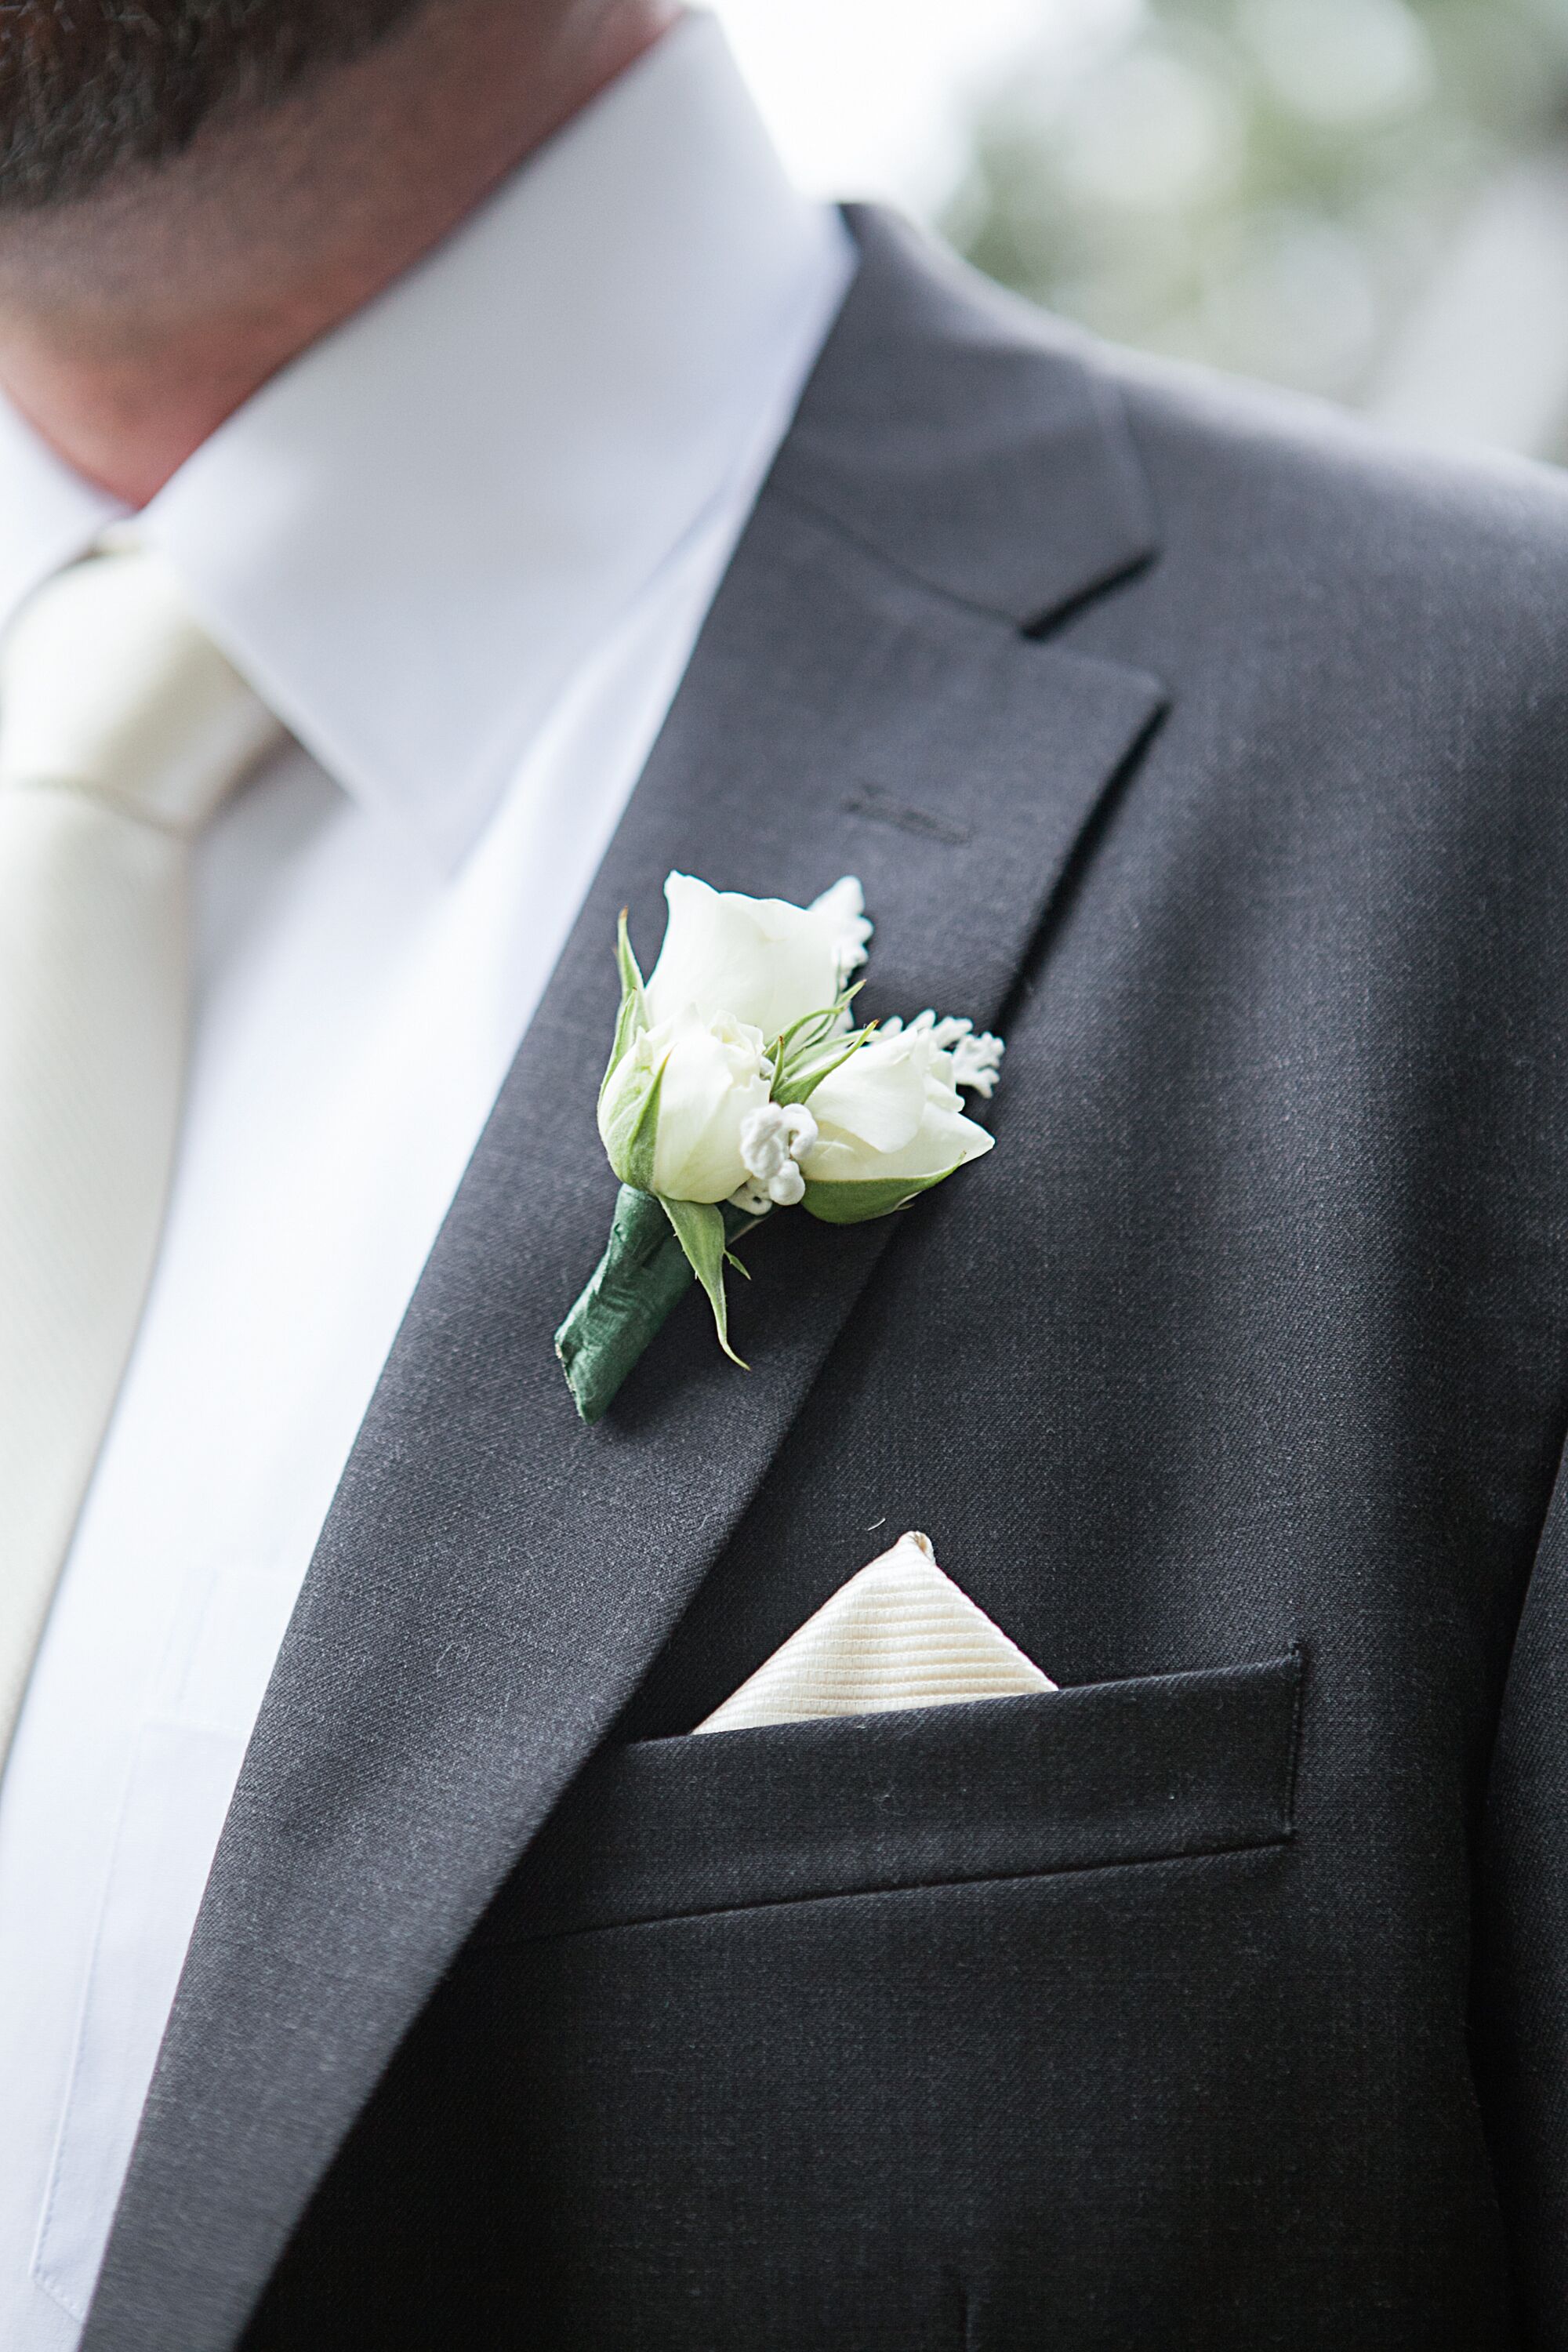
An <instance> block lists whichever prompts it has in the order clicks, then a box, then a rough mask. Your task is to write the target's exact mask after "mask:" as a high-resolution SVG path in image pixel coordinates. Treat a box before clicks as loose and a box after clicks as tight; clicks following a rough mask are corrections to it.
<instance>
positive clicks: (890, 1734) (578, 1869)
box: [483, 1652, 1303, 1942]
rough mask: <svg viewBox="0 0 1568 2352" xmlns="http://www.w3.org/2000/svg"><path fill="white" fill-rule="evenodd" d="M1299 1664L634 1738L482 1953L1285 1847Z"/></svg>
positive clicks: (588, 1781)
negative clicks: (757, 1912) (678, 1921)
mask: <svg viewBox="0 0 1568 2352" xmlns="http://www.w3.org/2000/svg"><path fill="white" fill-rule="evenodd" d="M1302 1672H1303V1669H1302V1662H1301V1658H1300V1654H1299V1653H1297V1652H1291V1653H1290V1654H1288V1655H1285V1656H1282V1657H1279V1658H1275V1659H1272V1660H1269V1661H1267V1662H1266V1663H1263V1664H1257V1665H1244V1666H1224V1667H1218V1668H1215V1669H1212V1670H1208V1671H1205V1672H1200V1673H1194V1674H1181V1675H1155V1676H1148V1677H1142V1678H1140V1679H1137V1680H1134V1681H1128V1682H1120V1683H1106V1684H1100V1685H1094V1686H1089V1687H1080V1688H1078V1689H1068V1690H1061V1691H1051V1692H1043V1693H1039V1694H1037V1695H1032V1696H1026V1697H1016V1698H1002V1699H988V1700H983V1701H979V1702H975V1703H973V1704H970V1705H959V1706H942V1707H927V1708H921V1709H914V1710H910V1712H908V1713H899V1714H889V1715H871V1716H855V1717H839V1718H837V1719H834V1720H831V1721H824V1722H808V1723H790V1724H781V1725H772V1726H768V1727H764V1728H762V1729H758V1730H752V1731H734V1732H725V1733H719V1734H715V1735H713V1736H711V1737H705V1738H678V1739H660V1740H647V1741H640V1742H637V1743H636V1744H635V1745H633V1746H631V1747H627V1748H618V1749H614V1750H611V1751H609V1752H608V1753H606V1754H605V1755H604V1756H602V1757H601V1758H600V1759H598V1760H597V1761H596V1762H595V1764H594V1765H592V1766H591V1767H590V1768H589V1769H588V1771H587V1772H586V1773H585V1774H584V1777H583V1779H582V1780H580V1781H579V1782H578V1784H577V1786H576V1788H575V1789H574V1790H573V1792H572V1794H571V1795H570V1797H569V1798H568V1799H567V1801H566V1802H565V1804H564V1805H563V1808H562V1810H561V1811H560V1812H559V1813H558V1814H557V1815H556V1817H555V1819H554V1821H553V1822H552V1824H551V1826H550V1828H549V1829H548V1830H547V1831H546V1832H545V1834H544V1836H543V1837H542V1839H541V1841H540V1843H539V1844H538V1846H537V1847H536V1848H535V1851H534V1853H533V1855H532V1856H531V1861H530V1863H529V1864H528V1866H527V1868H526V1869H525V1870H524V1871H523V1872H522V1873H521V1874H520V1875H519V1877H518V1879H517V1880H516V1881H514V1883H513V1885H512V1886H511V1887H510V1889H509V1890H508V1891H507V1893H506V1895H503V1897H502V1898H501V1901H500V1904H499V1905H498V1906H497V1907H496V1909H495V1910H494V1911H493V1912H492V1914H491V1916H490V1917H489V1921H488V1922H487V1924H486V1927H485V1929H484V1931H483V1936H484V1940H485V1941H487V1942H489V1941H492V1940H503V1941H504V1940H509V1939H510V1938H513V1937H534V1936H541V1935H546V1936H548V1935H559V1934H562V1933H568V1934H569V1933H572V1932H574V1931H578V1930H583V1929H589V1928H595V1927H619V1926H628V1925H631V1924H633V1923H635V1922H637V1921H652V1920H656V1919H670V1918H677V1917H681V1916H695V1915H699V1914H702V1913H705V1912H719V1911H726V1910H734V1909H742V1908H745V1907H747V1906H752V1905H758V1904H768V1903H787V1902H801V1901H809V1900H812V1899H815V1898H819V1897H823V1896H831V1895H856V1894H869V1893H872V1892H876V1891H878V1890H889V1891H890V1890H892V1889H895V1888H900V1887H917V1886H935V1885H957V1884H963V1883H965V1882H968V1881H971V1880H980V1879H989V1878H1015V1877H1030V1876H1035V1875H1037V1874H1047V1873H1051V1872H1058V1871H1074V1870H1087V1869H1093V1868H1095V1867H1097V1866H1107V1865H1111V1864H1132V1863H1149V1862H1160V1861H1165V1860H1175V1859H1178V1858H1180V1857H1182V1856H1193V1855H1201V1854H1217V1853H1233V1852H1238V1851H1245V1850H1246V1849H1247V1848H1251V1847H1263V1846H1268V1845H1276V1844H1281V1843H1285V1842H1287V1841H1288V1840H1289V1837H1290V1834H1291V1828H1292V1805H1293V1793H1294V1781H1295V1750H1296V1732H1297V1723H1298V1717H1299V1715H1300V1694H1301V1682H1302Z"/></svg>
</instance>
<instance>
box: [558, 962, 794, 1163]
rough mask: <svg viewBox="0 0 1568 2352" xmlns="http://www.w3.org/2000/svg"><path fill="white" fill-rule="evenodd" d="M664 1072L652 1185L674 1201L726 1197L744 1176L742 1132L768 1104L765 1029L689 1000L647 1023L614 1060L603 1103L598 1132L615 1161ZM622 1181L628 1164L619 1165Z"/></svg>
mask: <svg viewBox="0 0 1568 2352" xmlns="http://www.w3.org/2000/svg"><path fill="white" fill-rule="evenodd" d="M660 1071H662V1073H663V1075H662V1077H661V1078H660V1079H659V1090H658V1126H657V1128H656V1129H655V1132H654V1153H653V1169H652V1183H651V1186H650V1187H649V1189H650V1190H651V1191H653V1192H662V1193H665V1194H667V1195H668V1197H669V1199H671V1200H672V1201H727V1200H728V1199H729V1198H730V1195H731V1193H732V1192H734V1191H735V1190H736V1188H737V1187H738V1186H739V1185H740V1184H741V1183H742V1181H743V1180H744V1177H745V1173H746V1166H745V1161H744V1160H742V1156H741V1130H742V1127H743V1126H744V1125H745V1122H746V1120H747V1119H748V1118H750V1117H751V1116H752V1113H753V1112H756V1111H760V1110H764V1109H765V1108H767V1101H768V1088H769V1087H770V1086H771V1085H772V1084H773V1064H772V1063H771V1062H770V1061H769V1060H768V1058H767V1056H766V1055H765V1053H764V1052H763V1034H762V1032H761V1030H760V1029H753V1028H751V1027H749V1026H748V1025H747V1024H745V1023H744V1022H740V1021H732V1020H731V1019H730V1017H729V1016H728V1014H725V1013H719V1014H715V1015H712V1016H710V1017H708V1018H704V1016H703V1015H702V1014H701V1013H700V1012H699V1011H698V1009H697V1008H696V1006H695V1005H687V1006H685V1007H683V1008H682V1010H681V1011H680V1012H679V1013H678V1014H677V1015H676V1016H675V1017H673V1018H672V1019H670V1020H668V1021H661V1022H659V1023H658V1024H657V1025H656V1026H655V1027H653V1028H651V1029H645V1030H644V1031H643V1033H642V1034H641V1035H640V1036H639V1037H637V1039H636V1040H635V1042H634V1043H633V1045H632V1046H631V1047H630V1049H629V1051H628V1052H627V1053H626V1055H624V1056H623V1057H622V1059H621V1061H620V1062H619V1063H618V1064H617V1065H616V1069H615V1072H614V1075H613V1076H612V1077H611V1078H610V1081H609V1083H608V1085H607V1086H606V1087H605V1094H604V1098H603V1100H602V1101H601V1103H600V1105H599V1132H600V1134H601V1135H602V1136H603V1138H604V1140H605V1149H606V1150H608V1151H609V1153H610V1158H611V1162H612V1164H613V1165H616V1160H617V1150H616V1138H617V1137H618V1135H619V1134H620V1132H621V1130H622V1129H623V1128H624V1127H625V1126H626V1122H627V1118H628V1116H635V1114H636V1111H637V1108H638V1106H639V1104H640V1102H641V1101H642V1100H643V1099H645V1098H646V1097H647V1093H648V1091H649V1089H650V1087H651V1086H652V1084H653V1081H654V1078H655V1076H658V1073H659V1072H660ZM616 1174H617V1175H618V1176H620V1177H621V1178H622V1179H623V1181H632V1179H631V1171H629V1170H628V1168H627V1167H626V1166H625V1165H624V1164H622V1165H616Z"/></svg>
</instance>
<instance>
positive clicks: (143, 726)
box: [0, 548, 283, 834]
mask: <svg viewBox="0 0 1568 2352" xmlns="http://www.w3.org/2000/svg"><path fill="white" fill-rule="evenodd" d="M282 731H283V730H282V729H281V728H280V727H279V723H278V721H277V720H276V719H274V718H273V717H272V715H271V713H270V712H269V711H268V709H267V707H266V705H265V704H264V703H263V702H262V701H261V700H260V698H259V697H258V695H256V694H255V693H254V692H253V690H252V689H251V688H250V687H248V686H247V684H246V682H245V680H244V679H243V678H242V677H240V675H239V672H238V671H237V669H236V668H235V667H234V666H233V664H232V663H231V662H230V661H229V660H228V659H227V657H226V656H225V655H224V654H223V653H221V652H220V651H219V650H218V647H217V646H216V645H215V644H214V643H213V641H212V639H211V638H210V637H209V636H208V635H207V634H206V632H205V630H204V629H203V628H202V626H201V625H200V623H199V622H198V621H197V620H196V618H195V614H193V613H192V612H191V610H190V607H189V606H188V605H187V604H186V602H185V599H184V593H183V591H182V589H181V587H180V583H179V582H178V580H177V579H176V578H175V576H174V572H173V571H172V570H171V569H170V568H169V566H168V565H167V564H166V563H165V562H163V559H162V558H161V557H160V556H158V555H156V554H154V553H153V552H151V551H146V550H143V549H140V548H124V549H121V548H116V549H115V550H113V551H105V552H103V553H101V554H98V555H91V556H89V557H87V558H86V559H85V560H84V561H83V562H79V563H73V564H71V565H70V566H69V567H68V569H67V570H66V571H64V572H57V573H56V574H55V576H54V578H53V579H52V580H49V581H47V582H46V583H44V585H43V587H41V588H40V589H38V590H37V593H35V594H34V595H33V596H32V597H30V598H29V599H28V601H27V603H26V604H25V605H24V606H23V607H22V610H21V612H20V613H19V614H17V616H16V620H15V621H14V622H13V624H12V625H11V627H10V629H9V630H8V631H7V633H6V635H5V639H4V641H3V642H0V790H5V789H6V788H15V787H17V786H23V785H60V786H64V787H66V788H68V789H74V790H76V791H79V792H84V793H89V794H90V795H92V796H93V797H94V798H99V799H101V800H102V801H103V802H105V803H107V804H108V805H110V806H111V807H114V808H117V809H119V810H121V812H122V813H123V814H127V815H130V816H134V817H139V818H141V819H142V821H143V822H145V823H147V824H155V825H157V826H159V827H161V828H163V830H165V831H170V832H174V833H181V834H195V833H196V832H199V831H200V829H201V827H202V826H203V825H204V824H205V823H206V821H207V819H208V818H209V817H210V816H211V815H212V814H214V812H215V811H216V808H217V807H218V805H219V803H221V802H222V800H223V799H224V797H225V796H226V793H228V792H229V791H230V789H231V788H232V786H233V785H234V784H236V783H237V782H238V780H239V778H240V776H241V775H242V774H243V773H244V772H245V770H246V769H247V768H248V767H249V766H250V765H251V764H252V763H253V761H256V760H257V759H258V757H259V756H260V754H261V753H262V752H263V751H266V750H267V749H268V747H269V746H270V745H271V744H273V743H274V742H276V741H278V740H279V739H280V737H281V734H282Z"/></svg>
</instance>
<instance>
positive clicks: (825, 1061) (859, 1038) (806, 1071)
mask: <svg viewBox="0 0 1568 2352" xmlns="http://www.w3.org/2000/svg"><path fill="white" fill-rule="evenodd" d="M876 1025H877V1024H876V1023H875V1022H872V1023H871V1024H870V1026H869V1027H868V1028H865V1029H857V1030H856V1032H855V1034H854V1035H853V1036H852V1037H851V1038H850V1039H849V1042H848V1044H847V1045H846V1044H844V1042H843V1041H842V1040H841V1039H840V1038H837V1037H836V1038H835V1039H834V1041H833V1051H832V1052H830V1053H827V1054H822V1055H818V1056H817V1058H816V1060H815V1061H805V1062H797V1063H795V1065H794V1066H792V1067H791V1068H790V1069H789V1071H788V1072H787V1073H786V1074H785V1076H783V1077H782V1078H775V1079H774V1081H773V1101H774V1102H776V1103H803V1102H809V1101H810V1100H811V1097H812V1096H813V1095H814V1094H815V1093H816V1089H817V1087H819V1086H820V1085H821V1084H822V1081H823V1079H824V1078H830V1077H831V1076H833V1073H834V1071H835V1070H841V1069H842V1068H843V1067H844V1065H845V1063H846V1062H847V1061H848V1059H849V1058H850V1055H853V1054H858V1052H859V1050H860V1048H861V1046H862V1045H865V1044H866V1042H867V1040H868V1038H869V1037H870V1036H871V1035H872V1034H874V1032H875V1029H876Z"/></svg>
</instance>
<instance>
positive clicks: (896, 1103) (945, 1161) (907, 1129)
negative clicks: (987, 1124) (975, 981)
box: [802, 1016, 993, 1208]
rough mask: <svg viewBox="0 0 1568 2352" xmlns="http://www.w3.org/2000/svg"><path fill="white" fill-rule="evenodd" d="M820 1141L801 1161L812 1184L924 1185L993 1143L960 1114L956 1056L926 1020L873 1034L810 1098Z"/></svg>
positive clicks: (808, 1201) (809, 1201) (978, 1155)
mask: <svg viewBox="0 0 1568 2352" xmlns="http://www.w3.org/2000/svg"><path fill="white" fill-rule="evenodd" d="M811 1115H812V1117H813V1118H814V1119H815V1120H816V1142H815V1144H814V1145H813V1146H812V1148H811V1150H809V1151H807V1152H806V1153H805V1158H804V1160H803V1162H802V1171H803V1173H804V1175H805V1181H806V1186H807V1191H806V1200H805V1204H806V1207H807V1208H810V1207H811V1206H812V1205H813V1203H812V1198H811V1192H810V1187H811V1186H813V1185H814V1184H863V1183H878V1184H880V1183H888V1182H893V1181H899V1182H903V1181H908V1182H910V1185H911V1186H912V1187H915V1188H917V1189H918V1187H919V1186H920V1185H921V1183H922V1182H930V1181H931V1180H932V1179H933V1178H936V1177H941V1176H945V1175H948V1174H950V1173H951V1172H952V1170H954V1169H956V1168H962V1167H963V1166H964V1165H965V1164H966V1163H967V1162H968V1161H969V1160H978V1159H980V1158H981V1157H982V1156H983V1154H984V1153H985V1152H987V1151H989V1150H990V1149H991V1146H992V1141H993V1139H992V1138H991V1137H990V1136H989V1135H987V1133H986V1132H985V1129H984V1128H983V1127H977V1126H976V1125H975V1123H974V1121H973V1119H972V1118H965V1117H964V1114H963V1103H962V1101H961V1100H960V1098H959V1093H958V1087H957V1084H956V1083H955V1070H954V1065H953V1056H952V1052H951V1051H950V1050H949V1049H948V1048H947V1046H946V1045H942V1044H940V1043H939V1042H938V1032H937V1030H936V1029H935V1028H934V1027H933V1026H932V1025H931V1022H930V1019H929V1016H927V1017H925V1018H924V1019H923V1020H922V1021H921V1022H920V1023H916V1024H911V1026H910V1027H909V1028H908V1029H905V1028H903V1027H901V1026H900V1025H899V1024H889V1026H888V1027H887V1028H886V1029H883V1030H878V1031H876V1032H875V1033H874V1034H872V1035H871V1036H870V1037H869V1038H868V1040H867V1042H866V1044H865V1045H862V1046H861V1047H860V1048H859V1050H858V1052H857V1053H854V1054H851V1055H850V1056H849V1058H848V1060H847V1062H845V1063H844V1064H843V1065H842V1066H841V1067H840V1068H838V1069H837V1070H835V1071H834V1072H833V1074H832V1076H830V1077H826V1078H824V1079H823V1081H822V1084H821V1085H820V1086H819V1087H817V1088H816V1091H815V1093H814V1094H813V1095H812V1097H811Z"/></svg>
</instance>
